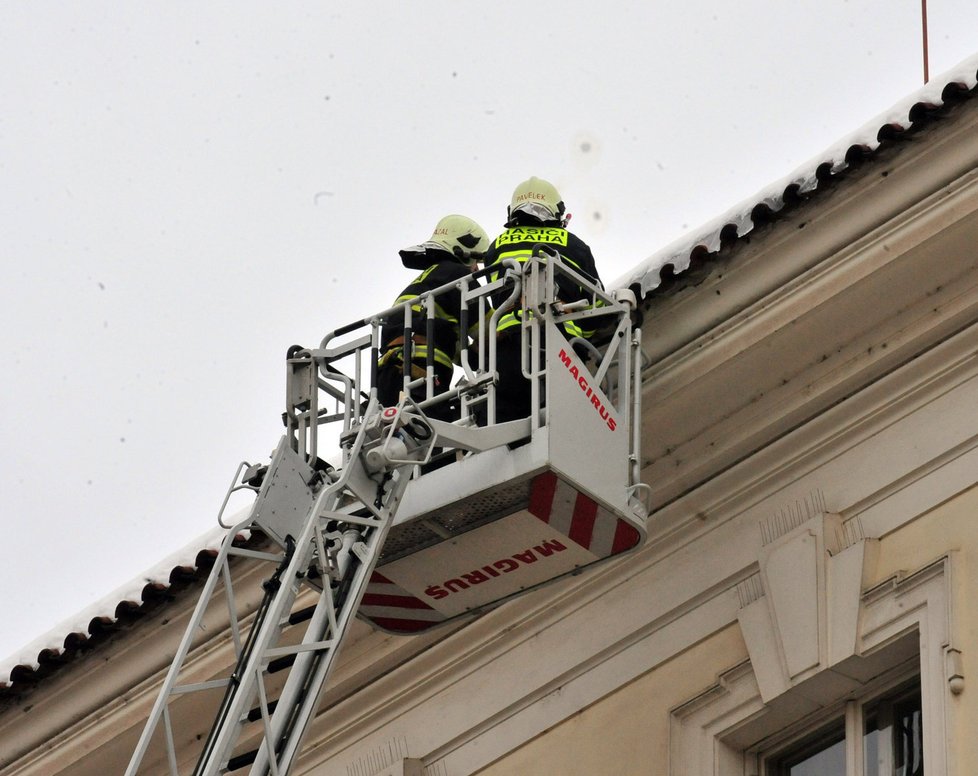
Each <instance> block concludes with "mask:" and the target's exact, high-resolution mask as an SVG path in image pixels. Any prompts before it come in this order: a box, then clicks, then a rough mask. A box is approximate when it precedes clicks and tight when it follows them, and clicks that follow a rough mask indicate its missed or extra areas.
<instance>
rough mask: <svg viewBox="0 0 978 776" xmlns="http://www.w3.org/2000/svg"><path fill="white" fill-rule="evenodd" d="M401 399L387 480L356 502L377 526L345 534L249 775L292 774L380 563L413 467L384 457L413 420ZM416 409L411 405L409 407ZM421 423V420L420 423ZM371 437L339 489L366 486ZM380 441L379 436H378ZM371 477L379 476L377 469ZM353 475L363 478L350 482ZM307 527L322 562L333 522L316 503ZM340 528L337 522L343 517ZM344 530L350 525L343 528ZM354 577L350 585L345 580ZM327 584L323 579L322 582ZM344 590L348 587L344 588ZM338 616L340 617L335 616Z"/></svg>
mask: <svg viewBox="0 0 978 776" xmlns="http://www.w3.org/2000/svg"><path fill="white" fill-rule="evenodd" d="M407 401H409V400H407V399H405V400H404V401H402V403H401V405H399V407H398V411H399V414H398V417H397V419H396V420H395V421H394V423H392V424H391V425H390V426H389V427H388V428H387V431H386V438H385V439H384V442H383V445H382V448H381V457H382V459H383V460H385V461H386V462H387V466H386V467H385V469H384V470H386V471H387V472H388V474H387V475H386V476H384V478H383V480H382V482H381V483H379V484H377V483H376V481H374V484H375V485H377V488H378V491H377V493H378V495H377V499H376V501H375V502H374V503H371V501H370V500H369V499H367V498H363V497H362V496H358V498H359V499H360V501H361V503H362V505H363V506H364V507H366V508H367V509H368V510H369V511H370V512H371V513H372V514H373V515H374V519H373V520H369V519H365V518H359V519H358V520H357V521H356V523H357V525H359V526H360V527H359V528H356V527H351V528H348V529H347V530H346V531H344V533H343V536H342V542H341V545H340V549H339V550H338V552H337V553H336V555H335V557H334V559H333V561H332V564H331V569H330V570H332V571H335V574H333V578H334V579H335V580H337V581H338V583H339V584H338V586H337V590H336V592H337V595H338V600H336V599H334V597H333V588H332V585H330V584H324V585H323V588H322V591H321V594H320V598H319V601H318V602H317V604H316V607H315V611H314V613H313V615H312V617H311V619H310V622H309V624H308V627H307V630H306V634H305V636H304V638H303V640H302V645H301V646H300V647H298V648H289V651H292V652H297V653H298V654H297V657H296V659H295V663H294V665H293V668H292V671H291V672H290V674H289V677H288V680H287V681H286V684H285V686H284V687H283V689H282V693H281V695H280V697H279V701H278V704H277V706H276V708H275V711H274V712H273V713H272V716H271V720H270V726H269V730H270V737H266V738H265V739H264V741H263V742H262V744H261V745H260V746H259V748H258V751H257V752H256V757H255V760H254V762H253V764H252V768H251V771H250V773H251V774H261V775H262V776H264V774H266V773H268V771H269V770H271V771H272V772H273V773H276V772H281V773H283V774H287V773H288V772H289V771H290V770H291V766H292V762H293V760H294V757H295V756H296V754H297V753H298V751H299V747H300V746H301V742H302V739H303V737H304V735H305V733H306V730H307V728H308V723H309V721H310V720H311V718H312V716H313V714H314V713H315V711H316V709H317V707H318V704H319V700H320V698H321V695H322V692H323V689H324V686H325V682H326V680H327V679H328V676H329V674H330V672H331V671H332V669H333V667H334V666H335V663H336V658H337V656H338V654H339V650H340V647H341V645H342V642H343V638H344V636H345V634H346V632H347V629H348V626H349V623H350V622H351V621H352V620H353V618H354V616H355V614H356V611H357V608H358V607H359V605H360V601H361V599H362V597H363V594H364V592H365V591H366V588H367V584H368V583H369V580H370V575H371V573H372V572H373V569H374V567H375V565H376V562H377V560H378V559H379V557H380V552H381V548H382V547H383V543H384V541H385V539H386V537H387V533H388V531H389V529H390V526H391V524H392V522H393V518H394V515H395V514H396V511H397V507H398V505H399V504H400V500H401V497H402V496H403V493H404V490H405V488H406V487H407V484H408V482H409V481H410V475H409V469H410V467H411V466H412V465H413V463H414V461H413V460H399V459H397V458H396V457H395V456H393V455H392V454H391V453H390V452H389V450H388V443H389V442H390V441H391V440H392V439H393V438H394V434H395V431H396V430H397V429H398V428H399V427H400V425H402V424H403V425H407V424H409V423H412V422H414V421H413V420H412V418H413V417H414V416H413V415H411V414H409V413H408V414H405V415H403V416H402V415H401V414H400V410H401V409H402V407H403V406H404V403H405V402H407ZM371 402H372V404H371V407H369V408H368V415H372V416H373V417H376V415H374V414H373V412H374V411H375V410H376V409H377V406H376V399H372V400H371ZM412 404H413V402H412ZM421 422H422V423H423V422H424V421H423V416H422V421H421ZM367 432H368V429H367V427H366V426H364V427H363V428H362V429H361V431H360V433H359V434H358V436H357V440H356V443H355V455H354V457H353V459H352V463H351V466H350V467H349V471H348V472H347V473H346V477H343V478H341V482H344V483H346V484H349V485H352V482H353V480H355V479H363V478H364V476H366V475H367V469H366V463H367V462H368V460H369V459H368V458H365V457H364V456H363V454H362V453H363V444H364V440H365V436H366V434H367ZM382 437H383V434H382ZM436 437H437V435H436V434H431V435H429V436H428V437H427V440H426V441H424V442H421V443H420V444H419V446H418V447H417V448H415V450H414V455H420V451H423V452H424V453H425V455H424V456H423V457H424V458H425V459H427V457H428V456H430V452H431V448H432V447H433V446H434V444H435V439H436ZM371 471H374V472H376V471H377V470H376V469H372V470H371ZM353 474H358V475H362V476H360V477H354V476H353ZM340 496H341V494H340V492H339V491H338V490H337V491H336V492H335V493H334V497H333V498H332V503H331V505H330V506H331V507H332V508H335V507H336V506H338V502H339V500H340ZM311 516H312V518H313V519H312V521H311V522H315V523H316V525H317V528H316V533H315V540H316V546H317V547H318V548H320V553H321V554H320V558H322V557H323V555H322V547H323V542H322V533H321V527H320V525H319V524H320V521H323V520H325V521H330V520H332V519H333V518H334V517H337V515H336V513H335V512H333V511H332V509H330V510H328V511H326V510H323V509H322V501H321V500H317V504H316V507H314V509H313V511H312V512H311ZM340 519H341V520H342V517H340ZM347 525H350V523H349V522H348V523H347ZM351 575H352V579H349V577H350V576H351ZM324 578H326V579H328V578H329V576H328V575H324ZM348 582H349V584H347V583H348ZM337 608H338V609H339V616H337V614H336V612H337Z"/></svg>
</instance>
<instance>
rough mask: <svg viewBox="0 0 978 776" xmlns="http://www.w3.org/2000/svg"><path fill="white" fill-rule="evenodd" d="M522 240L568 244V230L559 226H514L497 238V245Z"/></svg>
mask: <svg viewBox="0 0 978 776" xmlns="http://www.w3.org/2000/svg"><path fill="white" fill-rule="evenodd" d="M521 242H534V243H551V244H552V245H567V230H566V229H561V228H560V227H557V226H514V227H512V228H510V229H507V230H506V231H505V232H503V233H502V234H501V235H499V237H497V238H496V245H507V244H509V243H521Z"/></svg>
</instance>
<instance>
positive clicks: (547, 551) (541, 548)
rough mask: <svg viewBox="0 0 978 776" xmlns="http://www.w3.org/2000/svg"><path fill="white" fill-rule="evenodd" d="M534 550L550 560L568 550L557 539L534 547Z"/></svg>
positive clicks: (547, 540) (548, 540)
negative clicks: (557, 553) (554, 555)
mask: <svg viewBox="0 0 978 776" xmlns="http://www.w3.org/2000/svg"><path fill="white" fill-rule="evenodd" d="M533 549H534V550H536V551H537V552H539V553H540V555H541V556H543V557H544V558H549V557H550V556H551V555H553V554H554V553H555V552H563V551H564V550H566V549H567V548H566V547H565V546H564V545H563V544H561V543H560V542H558V541H557V540H556V539H546V540H544V542H543V544H537V545H534V547H533Z"/></svg>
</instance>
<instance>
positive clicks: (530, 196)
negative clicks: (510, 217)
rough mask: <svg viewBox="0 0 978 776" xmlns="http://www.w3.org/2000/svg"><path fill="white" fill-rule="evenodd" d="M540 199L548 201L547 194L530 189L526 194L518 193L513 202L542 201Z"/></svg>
mask: <svg viewBox="0 0 978 776" xmlns="http://www.w3.org/2000/svg"><path fill="white" fill-rule="evenodd" d="M540 201H543V202H546V201H547V195H546V194H540V193H539V192H536V191H528V192H526V193H525V194H517V195H516V196H515V197H513V202H514V203H520V204H521V203H523V202H540Z"/></svg>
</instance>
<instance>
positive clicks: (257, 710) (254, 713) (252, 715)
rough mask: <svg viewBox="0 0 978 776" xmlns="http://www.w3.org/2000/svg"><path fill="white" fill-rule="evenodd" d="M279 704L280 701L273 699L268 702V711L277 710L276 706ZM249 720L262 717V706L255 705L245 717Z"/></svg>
mask: <svg viewBox="0 0 978 776" xmlns="http://www.w3.org/2000/svg"><path fill="white" fill-rule="evenodd" d="M276 706H278V701H271V702H270V703H269V704H268V713H269V714H272V713H274V711H275V707H276ZM245 719H247V720H248V721H249V722H257V721H258V720H260V719H261V706H255V708H253V709H252V710H251V711H249V712H248V716H247V717H245Z"/></svg>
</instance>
